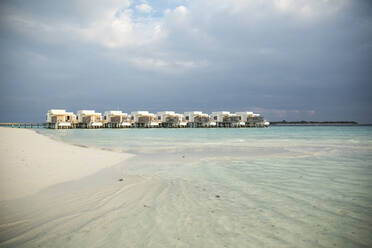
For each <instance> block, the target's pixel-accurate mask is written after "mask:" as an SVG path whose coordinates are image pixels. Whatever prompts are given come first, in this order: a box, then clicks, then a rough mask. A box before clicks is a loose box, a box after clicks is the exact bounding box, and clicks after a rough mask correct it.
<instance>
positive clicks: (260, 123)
mask: <svg viewBox="0 0 372 248" xmlns="http://www.w3.org/2000/svg"><path fill="white" fill-rule="evenodd" d="M235 114H237V115H238V116H240V120H241V121H242V122H244V123H245V125H246V126H247V127H268V126H269V125H270V122H268V121H266V120H265V119H264V118H263V116H261V115H260V114H255V113H253V112H236V113H235Z"/></svg>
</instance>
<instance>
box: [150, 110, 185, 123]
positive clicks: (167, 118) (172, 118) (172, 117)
mask: <svg viewBox="0 0 372 248" xmlns="http://www.w3.org/2000/svg"><path fill="white" fill-rule="evenodd" d="M156 119H157V121H158V122H159V125H160V126H161V127H181V123H182V126H186V123H185V122H183V121H182V115H181V114H177V113H175V112H174V111H162V112H157V113H156Z"/></svg>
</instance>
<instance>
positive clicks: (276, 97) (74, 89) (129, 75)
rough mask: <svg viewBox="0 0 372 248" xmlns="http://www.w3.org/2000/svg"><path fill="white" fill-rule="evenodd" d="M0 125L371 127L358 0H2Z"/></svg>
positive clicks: (362, 4)
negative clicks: (176, 122) (216, 119)
mask: <svg viewBox="0 0 372 248" xmlns="http://www.w3.org/2000/svg"><path fill="white" fill-rule="evenodd" d="M0 50H1V56H0V65H1V66H0V122H10V121H14V122H16V121H44V120H45V113H46V112H47V110H48V109H52V108H62V109H66V110H68V111H73V112H76V111H77V110H80V109H94V110H96V111H100V112H104V111H105V110H115V109H120V110H123V111H124V112H128V113H130V112H132V111H137V110H149V111H151V112H157V111H164V110H173V111H176V112H180V113H183V112H185V111H193V110H201V111H203V112H207V113H210V112H212V111H222V110H226V111H231V112H238V111H254V112H258V113H260V114H262V115H264V116H265V119H267V120H269V121H279V120H293V121H295V120H315V121H322V120H330V121H348V120H354V121H358V122H360V123H372V1H369V0H365V1H363V0H157V1H150V0H148V1H145V0H120V1H119V0H105V1H101V0H64V1H60V0H34V1H26V0H12V1H7V0H2V1H0Z"/></svg>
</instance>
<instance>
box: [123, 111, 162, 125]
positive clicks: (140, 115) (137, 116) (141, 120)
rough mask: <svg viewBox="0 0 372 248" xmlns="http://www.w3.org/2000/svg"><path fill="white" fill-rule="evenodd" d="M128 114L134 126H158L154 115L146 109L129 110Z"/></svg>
mask: <svg viewBox="0 0 372 248" xmlns="http://www.w3.org/2000/svg"><path fill="white" fill-rule="evenodd" d="M130 116H131V121H132V122H133V124H134V126H135V127H159V123H158V122H157V121H156V119H155V115H154V114H152V113H149V112H148V111H135V112H131V113H130Z"/></svg>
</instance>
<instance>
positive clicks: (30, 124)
mask: <svg viewBox="0 0 372 248" xmlns="http://www.w3.org/2000/svg"><path fill="white" fill-rule="evenodd" d="M0 127H17V128H21V127H22V128H44V127H45V123H42V122H8V123H0Z"/></svg>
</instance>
